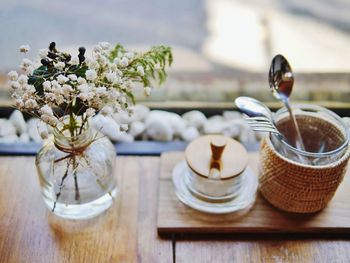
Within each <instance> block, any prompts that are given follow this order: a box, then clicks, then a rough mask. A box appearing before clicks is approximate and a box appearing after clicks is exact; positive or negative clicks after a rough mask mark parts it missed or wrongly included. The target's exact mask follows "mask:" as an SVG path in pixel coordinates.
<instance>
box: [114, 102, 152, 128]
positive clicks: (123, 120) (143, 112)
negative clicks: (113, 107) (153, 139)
mask: <svg viewBox="0 0 350 263" xmlns="http://www.w3.org/2000/svg"><path fill="white" fill-rule="evenodd" d="M149 112H150V109H149V108H148V107H146V106H144V105H135V107H134V108H133V113H132V115H130V116H129V114H128V113H127V112H126V111H121V112H117V113H114V114H113V115H112V116H113V119H114V120H115V121H116V122H117V123H119V124H130V123H132V122H135V121H144V120H145V119H146V117H147V115H148V113H149Z"/></svg>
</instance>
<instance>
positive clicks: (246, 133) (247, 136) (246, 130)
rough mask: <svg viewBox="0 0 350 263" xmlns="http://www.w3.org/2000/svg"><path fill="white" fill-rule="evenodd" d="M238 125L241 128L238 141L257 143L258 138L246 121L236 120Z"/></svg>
mask: <svg viewBox="0 0 350 263" xmlns="http://www.w3.org/2000/svg"><path fill="white" fill-rule="evenodd" d="M235 123H236V125H238V126H239V127H240V134H239V136H238V140H239V141H240V142H242V143H246V144H247V143H256V142H257V138H256V134H255V132H254V131H253V130H252V129H251V128H250V126H249V124H248V123H247V121H246V120H245V119H237V120H235Z"/></svg>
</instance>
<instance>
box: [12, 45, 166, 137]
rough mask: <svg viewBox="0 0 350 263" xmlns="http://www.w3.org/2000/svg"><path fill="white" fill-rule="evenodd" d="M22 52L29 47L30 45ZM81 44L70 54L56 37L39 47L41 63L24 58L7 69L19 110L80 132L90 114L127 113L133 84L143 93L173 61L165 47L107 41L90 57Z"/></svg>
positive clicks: (160, 80) (53, 125)
mask: <svg viewBox="0 0 350 263" xmlns="http://www.w3.org/2000/svg"><path fill="white" fill-rule="evenodd" d="M20 51H21V52H24V53H27V52H28V51H30V47H29V46H28V45H23V46H21V47H20ZM85 53H86V49H85V48H84V47H80V48H79V55H78V56H76V57H74V56H72V55H70V54H68V53H64V52H60V51H58V50H57V49H56V44H55V42H52V43H50V45H49V48H48V49H41V50H40V51H39V57H40V65H35V63H34V62H32V61H31V60H29V59H28V58H25V59H23V61H22V63H21V65H20V68H21V70H22V72H23V73H22V74H20V75H19V74H18V73H17V72H16V71H11V72H9V73H8V76H9V81H10V86H11V88H12V97H13V98H14V100H15V105H16V107H17V108H18V109H20V110H21V111H25V112H29V113H31V114H33V115H35V116H37V117H39V118H40V119H41V120H42V121H44V122H45V123H47V124H49V125H50V126H52V127H56V126H57V125H58V123H60V122H63V120H66V119H67V118H66V117H65V116H69V122H68V124H67V122H65V123H62V124H63V125H61V126H62V127H65V129H67V130H68V131H69V132H70V135H71V136H76V135H78V134H79V133H80V132H81V131H82V130H83V129H82V128H83V127H84V125H85V123H86V122H87V121H88V119H89V118H90V117H92V116H94V115H95V114H96V113H97V112H101V113H102V114H105V115H108V114H111V113H113V112H116V111H120V110H126V111H127V112H131V111H132V109H131V107H130V106H131V105H132V104H134V103H135V100H134V96H133V91H132V85H133V83H135V82H139V83H141V84H143V86H144V91H145V94H146V95H149V94H150V92H151V90H152V89H151V88H150V86H151V81H152V79H153V80H158V81H159V83H162V82H163V81H164V80H165V78H166V71H165V68H166V66H168V65H171V63H172V60H173V58H172V53H171V49H170V48H169V47H166V46H157V47H153V48H151V49H150V50H149V51H148V52H145V53H136V52H131V51H128V50H126V49H125V48H124V47H123V46H122V45H120V44H117V45H116V46H114V47H113V46H112V45H111V44H109V43H107V42H101V43H99V44H98V45H96V46H95V47H94V49H93V51H92V54H91V57H86V55H85Z"/></svg>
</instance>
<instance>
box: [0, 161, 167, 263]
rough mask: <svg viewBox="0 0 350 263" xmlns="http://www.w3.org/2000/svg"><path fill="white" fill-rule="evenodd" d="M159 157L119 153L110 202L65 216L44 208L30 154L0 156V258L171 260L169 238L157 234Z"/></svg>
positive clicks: (7, 259) (12, 259) (60, 260)
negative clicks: (79, 216)
mask: <svg viewBox="0 0 350 263" xmlns="http://www.w3.org/2000/svg"><path fill="white" fill-rule="evenodd" d="M158 161H159V160H158V158H152V157H146V158H140V157H118V158H117V160H116V169H115V174H116V176H117V177H118V184H119V189H120V192H119V194H118V198H117V200H116V202H115V203H114V205H113V206H112V207H111V208H110V209H109V210H108V211H107V212H106V213H105V214H103V215H101V216H99V217H97V218H95V219H90V220H85V221H68V220H62V219H60V218H58V217H56V216H54V215H52V214H51V213H50V212H49V211H48V210H47V209H46V208H45V206H44V203H43V200H42V199H41V195H40V190H39V182H38V179H37V175H36V171H35V165H34V158H32V157H2V158H0V189H1V191H0V262H16V263H18V262H171V261H172V244H171V241H164V240H161V239H159V238H158V237H157V234H156V226H155V218H156V209H155V207H156V198H157V194H156V184H155V181H156V180H157V172H158V167H159V165H158ZM139 193H141V194H142V196H141V195H140V194H139ZM146 226H147V227H146Z"/></svg>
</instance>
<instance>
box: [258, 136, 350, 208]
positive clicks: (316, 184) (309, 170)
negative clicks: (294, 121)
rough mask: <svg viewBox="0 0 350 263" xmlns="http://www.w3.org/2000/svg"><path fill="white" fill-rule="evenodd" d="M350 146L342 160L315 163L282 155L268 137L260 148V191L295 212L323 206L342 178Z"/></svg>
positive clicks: (275, 203) (278, 204) (277, 205)
mask: <svg viewBox="0 0 350 263" xmlns="http://www.w3.org/2000/svg"><path fill="white" fill-rule="evenodd" d="M349 157H350V148H349V149H348V150H347V152H346V153H345V154H344V156H343V157H342V158H341V159H339V160H338V161H336V162H334V163H331V164H329V165H323V166H311V165H303V164H299V163H296V162H294V161H291V160H288V159H287V158H285V157H284V156H282V155H280V154H279V153H278V152H276V150H275V149H274V148H273V146H272V143H271V141H270V139H269V138H268V137H266V138H265V139H264V140H263V141H262V144H261V149H260V164H261V167H260V178H259V180H260V192H261V193H262V195H263V196H264V197H265V198H266V199H267V200H268V201H269V202H270V203H271V204H272V205H274V206H276V207H278V208H280V209H282V210H285V211H288V212H295V213H312V212H316V211H319V210H321V209H323V208H324V207H325V206H326V205H327V203H328V202H329V201H330V200H331V199H332V197H333V195H334V193H335V191H336V190H337V188H338V185H339V184H340V183H341V182H342V180H343V177H344V174H345V172H346V168H347V163H348V160H349Z"/></svg>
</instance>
